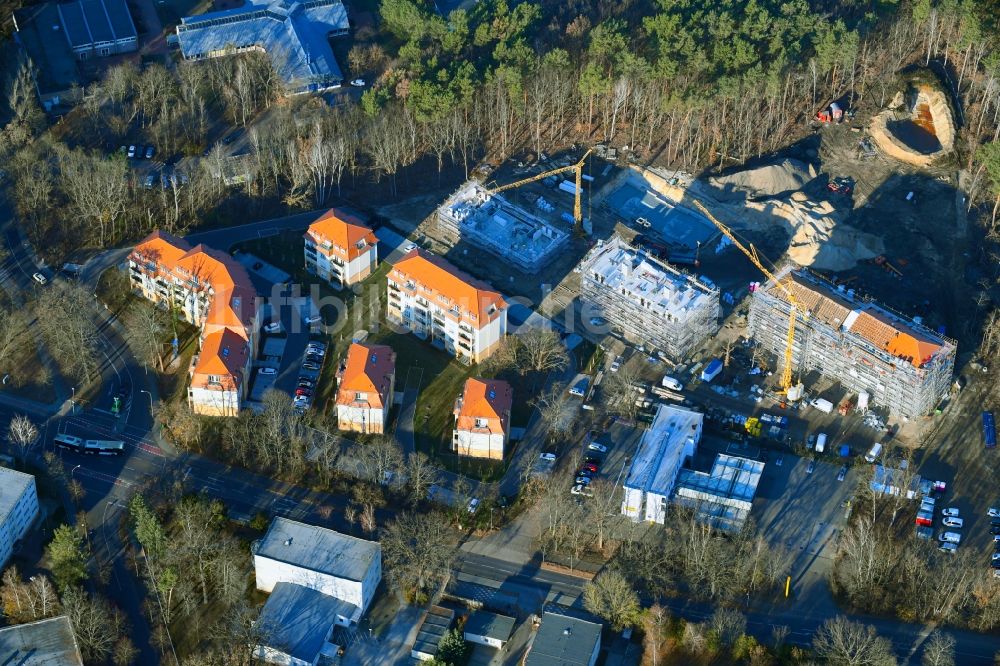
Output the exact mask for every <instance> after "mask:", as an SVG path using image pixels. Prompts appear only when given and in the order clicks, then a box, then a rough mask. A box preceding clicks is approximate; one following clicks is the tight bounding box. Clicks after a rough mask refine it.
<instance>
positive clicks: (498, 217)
mask: <svg viewBox="0 0 1000 666" xmlns="http://www.w3.org/2000/svg"><path fill="white" fill-rule="evenodd" d="M535 203H536V205H538V206H540V207H543V208H542V209H543V210H548V209H551V208H552V204H548V203H547V202H545V201H544V200H543V199H538V200H536V202H535ZM438 220H439V221H440V223H441V226H442V229H443V230H444V231H446V232H448V233H450V234H452V235H453V236H454V237H455V238H457V239H461V240H467V241H470V242H472V243H474V244H475V245H478V246H479V247H482V248H484V249H486V250H489V251H490V252H492V253H493V254H495V255H497V256H498V257H500V258H501V259H505V260H507V261H510V262H511V263H513V264H515V265H516V266H518V267H519V268H521V269H523V270H525V271H528V272H530V273H534V272H537V271H538V270H539V269H541V268H542V267H543V266H545V265H546V264H547V263H548V262H549V261H551V260H552V258H553V256H554V255H555V253H556V252H557V251H558V250H559V249H560V248H562V247H563V246H564V245H566V243H567V242H568V241H569V233H568V232H567V231H564V230H562V229H558V228H556V227H554V226H552V225H550V224H549V223H547V222H546V221H544V220H542V219H541V218H539V217H536V216H535V215H532V214H531V213H529V212H528V211H526V210H524V209H523V208H520V207H518V206H514V205H513V204H511V203H510V202H508V201H507V200H506V199H504V198H503V197H502V196H501V195H499V194H490V193H489V192H488V191H487V190H486V189H485V188H484V187H483V186H482V185H480V184H479V183H477V182H476V181H472V180H470V181H468V182H467V183H465V184H464V185H462V187H460V188H459V189H458V191H457V192H455V193H454V194H452V195H451V196H450V197H449V198H448V200H447V201H445V202H444V204H443V205H442V206H441V207H440V208H439V209H438Z"/></svg>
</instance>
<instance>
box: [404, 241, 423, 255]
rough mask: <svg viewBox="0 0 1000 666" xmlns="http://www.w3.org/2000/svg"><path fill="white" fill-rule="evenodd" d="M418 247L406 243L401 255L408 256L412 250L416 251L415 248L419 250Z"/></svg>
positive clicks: (414, 244)
mask: <svg viewBox="0 0 1000 666" xmlns="http://www.w3.org/2000/svg"><path fill="white" fill-rule="evenodd" d="M419 247H420V246H419V245H417V244H416V243H407V244H406V245H405V246H404V247H403V254H409V253H410V252H412V251H413V250H416V249H417V248H419Z"/></svg>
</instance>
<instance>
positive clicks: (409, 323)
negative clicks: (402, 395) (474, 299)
mask: <svg viewBox="0 0 1000 666" xmlns="http://www.w3.org/2000/svg"><path fill="white" fill-rule="evenodd" d="M389 293H390V298H389V316H390V318H392V319H394V320H395V319H396V317H395V314H394V313H393V311H392V308H393V306H394V305H395V303H394V300H393V295H394V294H398V295H399V297H400V299H399V301H398V307H399V310H400V312H401V313H402V315H401V319H399V320H398V321H396V322H395V323H398V324H402V325H403V326H405V327H406V328H408V329H409V330H410V331H412V332H413V333H415V334H416V335H417V336H419V337H432V338H434V339H439V340H441V341H442V342H443V343H444V347H445V349H446V350H447V352H448V353H449V354H452V355H454V356H459V357H461V356H465V357H468V358H471V360H473V361H476V362H478V361H480V360H482V359H483V358H485V357H486V356H488V355H489V353H490V352H491V351H492V349H491V348H493V347H495V346H496V345H497V344H499V342H500V341H501V340H502V339H503V338H504V336H505V335H507V309H506V308H504V309H503V311H502V312H500V314H499V316H497V317H496V318H494V319H493V321H490V322H487V323H486V324H484V325H483V326H482V327H481V328H479V329H476V328H473V327H472V326H471V325H470V324H462V323H459V322H458V321H455V320H454V319H450V318H449V316H448V310H447V309H446V308H444V307H441V306H439V305H437V304H436V303H433V302H431V301H428V300H427V299H426V298H424V297H422V296H420V295H417V294H408V293H407V292H406V291H405V290H403V289H394V288H393V286H392V282H391V281H390V283H389ZM420 311H423V312H426V313H427V315H426V316H425V317H423V318H421V317H420V316H418V314H417V313H418V312H420ZM435 318H436V319H437V322H435ZM462 336H466V337H467V338H468V340H465V339H464V338H463V337H462ZM463 345H465V346H463ZM466 347H469V349H467V348H466ZM484 352H486V354H485V356H484V355H483V354H484Z"/></svg>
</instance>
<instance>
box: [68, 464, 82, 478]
mask: <svg viewBox="0 0 1000 666" xmlns="http://www.w3.org/2000/svg"><path fill="white" fill-rule="evenodd" d="M81 467H83V465H82V464H81V465H77V466H76V467H74V468H73V469H71V470H70V471H69V480H70V481H72V480H73V472H75V471H76V470H78V469H80V468H81Z"/></svg>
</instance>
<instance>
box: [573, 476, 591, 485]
mask: <svg viewBox="0 0 1000 666" xmlns="http://www.w3.org/2000/svg"><path fill="white" fill-rule="evenodd" d="M574 483H579V484H580V485H583V486H589V485H590V477H589V476H578V477H576V481H574Z"/></svg>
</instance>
